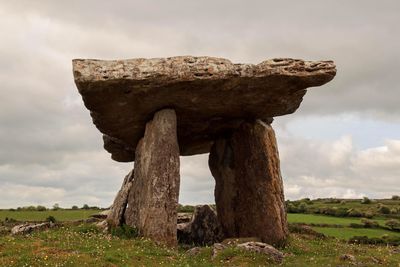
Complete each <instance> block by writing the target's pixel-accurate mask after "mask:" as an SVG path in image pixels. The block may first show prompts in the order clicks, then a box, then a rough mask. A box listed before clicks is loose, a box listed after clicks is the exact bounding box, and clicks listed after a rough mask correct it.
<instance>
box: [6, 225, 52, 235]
mask: <svg viewBox="0 0 400 267" xmlns="http://www.w3.org/2000/svg"><path fill="white" fill-rule="evenodd" d="M51 226H52V223H50V222H45V223H26V224H20V225H16V226H14V227H13V228H12V229H11V234H13V235H17V234H28V233H30V232H32V231H35V230H42V229H47V228H49V227H51Z"/></svg>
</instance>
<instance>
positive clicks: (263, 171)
mask: <svg viewBox="0 0 400 267" xmlns="http://www.w3.org/2000/svg"><path fill="white" fill-rule="evenodd" d="M209 166H210V169H211V173H212V174H213V176H214V178H215V201H216V204H217V212H218V218H219V222H220V224H221V227H222V231H223V234H224V235H225V237H259V238H261V240H262V241H263V242H267V243H269V244H272V245H282V244H284V242H285V239H286V237H287V235H288V227H287V219H286V212H285V203H284V195H283V183H282V177H281V171H280V163H279V153H278V147H277V143H276V138H275V133H274V130H273V129H272V127H271V125H269V124H267V123H265V122H263V121H261V120H256V121H255V122H246V123H243V124H242V125H241V126H240V127H239V129H237V130H236V131H234V132H233V134H232V135H231V136H229V137H226V138H222V139H219V140H217V141H216V142H215V143H214V146H213V147H212V149H211V152H210V157H209Z"/></svg>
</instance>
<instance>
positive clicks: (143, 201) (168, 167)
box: [125, 109, 179, 246]
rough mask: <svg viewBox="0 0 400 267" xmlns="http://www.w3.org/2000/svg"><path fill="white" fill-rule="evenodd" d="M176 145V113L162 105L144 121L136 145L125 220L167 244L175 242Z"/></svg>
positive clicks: (177, 147)
mask: <svg viewBox="0 0 400 267" xmlns="http://www.w3.org/2000/svg"><path fill="white" fill-rule="evenodd" d="M178 195H179V146H178V141H177V134H176V115H175V111H174V110H171V109H164V110H161V111H159V112H157V113H156V114H155V115H154V118H153V120H152V121H150V122H148V123H147V124H146V130H145V133H144V137H143V138H142V139H141V140H140V141H139V143H138V145H137V147H136V155H135V168H134V179H133V185H132V188H131V190H130V193H129V199H128V207H127V209H126V212H125V221H126V223H127V224H128V225H130V226H134V227H136V228H137V229H138V231H139V234H140V235H141V236H144V237H148V238H150V239H153V240H154V241H156V242H158V243H162V244H165V245H168V246H175V245H177V236H176V222H177V207H178Z"/></svg>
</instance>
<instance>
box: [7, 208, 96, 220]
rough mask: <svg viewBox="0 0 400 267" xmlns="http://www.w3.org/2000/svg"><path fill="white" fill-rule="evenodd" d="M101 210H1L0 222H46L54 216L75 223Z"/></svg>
mask: <svg viewBox="0 0 400 267" xmlns="http://www.w3.org/2000/svg"><path fill="white" fill-rule="evenodd" d="M99 212H100V211H99V210H46V211H9V210H0V220H1V221H4V220H5V218H12V219H15V220H17V221H44V220H46V218H47V217H49V216H53V217H54V218H56V220H57V221H74V220H82V219H86V218H88V217H89V216H90V215H92V214H95V213H99Z"/></svg>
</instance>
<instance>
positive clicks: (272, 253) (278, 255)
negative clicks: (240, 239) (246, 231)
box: [237, 242, 284, 263]
mask: <svg viewBox="0 0 400 267" xmlns="http://www.w3.org/2000/svg"><path fill="white" fill-rule="evenodd" d="M237 247H238V248H240V249H243V250H246V251H251V252H256V253H261V254H265V255H268V256H269V257H270V258H271V259H272V260H273V261H275V262H276V263H281V262H282V261H283V256H284V255H283V253H282V252H280V251H279V250H277V249H276V248H274V247H273V246H271V245H268V244H266V243H261V242H246V243H242V244H239V245H237Z"/></svg>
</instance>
